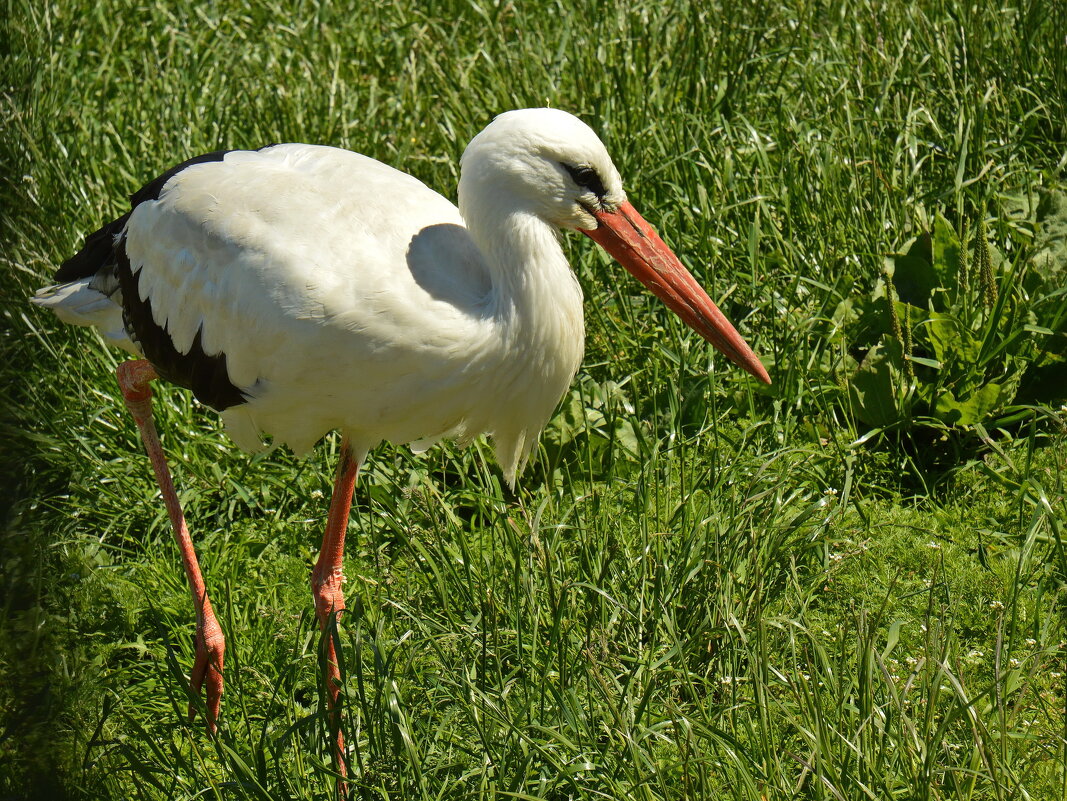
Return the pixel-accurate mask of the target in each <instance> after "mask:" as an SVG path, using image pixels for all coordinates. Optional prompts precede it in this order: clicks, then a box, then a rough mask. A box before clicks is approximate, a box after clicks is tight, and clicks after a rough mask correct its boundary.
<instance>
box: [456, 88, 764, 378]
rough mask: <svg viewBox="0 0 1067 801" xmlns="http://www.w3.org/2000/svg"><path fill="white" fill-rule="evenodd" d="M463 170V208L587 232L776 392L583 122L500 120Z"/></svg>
mask: <svg viewBox="0 0 1067 801" xmlns="http://www.w3.org/2000/svg"><path fill="white" fill-rule="evenodd" d="M461 166H462V169H461V177H460V186H459V196H460V207H461V208H462V207H463V206H464V201H465V199H467V198H470V197H473V196H476V197H479V198H482V199H483V202H499V203H500V204H504V205H507V207H508V208H512V209H515V210H516V211H520V212H525V213H528V214H533V215H536V216H537V217H540V218H541V219H542V220H544V221H545V222H547V223H549V224H551V225H553V226H555V227H557V228H564V229H573V230H576V231H581V232H582V233H583V234H585V235H586V236H588V237H589V238H591V239H593V240H594V241H595V242H597V243H598V244H599V245H600V246H601V247H603V248H604V249H605V250H606V251H607V252H608V253H609V254H610V255H611V256H613V257H614V258H615V259H616V260H617V261H618V262H619V263H620V264H622V266H623V267H625V268H626V269H627V270H628V271H629V272H630V273H631V274H633V275H634V276H635V277H636V278H637V279H638V280H639V281H641V283H643V284H644V285H645V286H646V287H648V289H649V290H651V291H652V293H653V294H655V295H656V296H657V297H659V298H660V299H661V300H662V301H663V302H664V303H666V304H667V306H668V307H669V308H670V309H671V310H672V311H673V312H674V313H675V314H677V315H678V316H679V317H680V318H681V319H682V320H683V321H684V322H685V323H686V324H687V325H688V326H689V327H690V328H692V329H693V330H695V331H696V332H697V333H699V334H700V335H701V336H702V337H704V338H705V339H707V340H708V341H709V342H711V344H712V345H714V346H715V347H716V348H718V349H719V350H720V351H722V352H723V354H725V355H726V357H727V358H729V359H730V361H732V362H733V363H734V364H736V365H738V366H739V367H741V368H743V369H745V370H747V371H748V372H749V373H751V374H752V375H754V376H755V377H756V378H758V379H760V380H761V381H763V382H764V383H767V384H769V383H771V379H770V376H768V374H767V371H766V369H765V368H764V367H763V365H762V364H761V363H760V361H759V359H758V358H757V357H756V355H755V354H754V353H753V352H752V349H751V348H749V346H748V344H747V343H746V342H745V341H744V340H743V339H742V338H741V335H740V334H738V333H737V331H736V329H735V328H734V327H733V325H732V324H731V323H730V322H729V321H728V320H727V319H726V317H725V316H723V314H722V312H720V311H719V309H718V307H717V306H716V305H715V304H714V303H713V302H712V300H711V298H709V297H708V295H707V293H706V292H705V291H704V290H703V289H702V288H701V286H700V285H699V284H698V283H697V282H696V279H694V278H693V276H692V275H691V274H690V273H689V271H688V270H687V269H686V268H685V267H684V266H683V265H682V263H681V262H680V261H679V260H678V257H677V256H675V255H674V253H673V252H672V251H671V249H670V248H669V247H667V245H666V244H664V242H663V240H662V239H660V237H659V236H658V235H657V234H656V232H655V230H654V229H653V228H652V226H650V225H649V224H648V223H647V222H645V220H644V219H643V218H642V217H641V215H640V214H638V213H637V210H636V209H635V208H634V207H633V206H632V205H631V204H630V202H629V201H628V200H627V199H626V193H625V192H624V191H623V188H622V178H621V177H620V176H619V171H618V170H617V169H615V165H614V164H613V163H612V161H611V157H610V156H609V155H608V151H607V148H605V147H604V143H603V142H601V141H600V139H599V137H597V135H596V134H595V133H593V130H592V129H591V128H590V127H589V126H588V125H586V124H585V123H584V122H582V121H581V120H579V119H578V118H577V117H575V116H573V115H571V114H568V113H567V112H565V111H560V110H558V109H547V108H539V109H521V110H518V111H509V112H506V113H504V114H501V115H500V116H498V117H497V118H496V119H494V120H493V121H492V122H491V123H490V124H489V125H488V126H487V127H486V128H485V129H484V130H483V131H482V132H481V133H479V134H478V135H477V136H476V137H474V139H472V140H471V143H470V144H469V145H468V146H467V149H466V151H464V153H463V160H462V165H461Z"/></svg>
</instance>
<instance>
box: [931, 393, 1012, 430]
mask: <svg viewBox="0 0 1067 801" xmlns="http://www.w3.org/2000/svg"><path fill="white" fill-rule="evenodd" d="M1002 391H1003V387H1001V385H1000V384H996V383H992V382H991V383H989V384H986V385H985V386H983V387H981V388H979V389H978V390H976V391H975V392H973V393H971V395H970V397H968V398H967V399H966V400H963V401H960V400H957V399H956V396H955V395H953V394H952V391H951V390H945V391H944V392H942V393H941V396H940V397H938V399H937V405H936V406H935V408H934V416H935V417H937V418H938V419H939V420H941V421H942V422H944V423H948V424H949V425H958V426H969V425H974V424H975V423H977V422H980V421H982V420H984V419H985V418H986V417H988V416H989V415H990V414H991V413H992V412H993V411H995V410H996V409H997V408H999V407H1000V405H1001V395H1002Z"/></svg>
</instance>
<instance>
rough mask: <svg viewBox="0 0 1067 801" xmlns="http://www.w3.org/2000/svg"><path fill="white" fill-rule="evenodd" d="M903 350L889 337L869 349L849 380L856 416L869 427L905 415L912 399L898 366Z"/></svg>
mask: <svg viewBox="0 0 1067 801" xmlns="http://www.w3.org/2000/svg"><path fill="white" fill-rule="evenodd" d="M903 363H904V351H903V348H902V347H901V345H900V343H899V342H898V341H897V340H896V339H894V338H893V337H891V336H888V335H887V336H883V337H882V341H881V342H879V343H878V344H877V345H875V346H874V347H873V348H871V349H870V350H869V351H868V352H867V355H866V357H864V359H863V361H862V362H861V363H860V366H859V369H858V370H856V373H855V375H853V376H852V381H851V382H850V383H849V397H850V399H851V401H852V408H853V409H854V410H855V413H856V417H858V418H859V419H860V420H862V421H863V422H864V423H866V424H867V425H870V426H879V427H881V426H888V425H891V424H893V423H896V422H899V421H900V420H903V419H904V418H906V417H908V416H909V415H910V413H911V402H910V400H908V398H907V383H906V380H905V378H904V373H903V370H902V369H901V367H902V365H903Z"/></svg>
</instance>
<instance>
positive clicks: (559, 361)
mask: <svg viewBox="0 0 1067 801" xmlns="http://www.w3.org/2000/svg"><path fill="white" fill-rule="evenodd" d="M131 205H132V208H131V210H130V211H129V212H128V213H127V214H125V215H123V216H122V217H120V218H119V219H117V220H115V221H113V222H111V223H108V224H107V225H105V226H104V227H103V228H101V229H100V230H99V231H97V232H96V233H94V234H92V235H90V236H89V237H87V239H86V241H85V245H84V246H83V248H82V249H81V251H79V252H78V253H77V254H76V255H75V256H73V257H72V258H71V259H69V260H68V261H67V262H65V263H64V264H63V265H62V266H61V267H60V269H59V271H58V272H57V273H56V276H55V280H56V281H57V282H58V283H57V285H56V286H52V287H48V288H46V289H42V290H41V291H40V292H38V293H37V295H36V296H35V297H34V298H33V301H34V303H37V304H38V305H40V306H44V307H46V308H48V309H51V310H52V311H53V312H55V313H56V314H57V315H58V316H59V318H60V319H61V320H63V321H65V322H69V323H74V324H77V325H92V326H96V327H97V328H98V329H99V330H100V331H101V332H102V334H103V336H104V338H105V339H106V340H107V341H109V342H111V343H112V344H115V345H117V346H119V347H122V348H125V349H126V350H127V351H129V352H130V353H132V354H134V355H135V356H136V357H137V361H128V362H125V363H123V364H122V365H121V366H120V367H119V371H118V379H119V384H120V386H121V389H122V393H123V397H124V399H125V401H126V404H127V406H128V407H129V408H130V411H131V412H132V413H133V415H134V418H135V420H136V422H137V425H138V427H139V428H140V431H141V435H142V438H143V440H144V443H145V447H146V449H147V451H148V454H149V456H150V458H151V461H152V465H153V468H154V470H155V473H156V478H157V480H158V481H159V484H160V489H161V492H162V495H163V498H164V501H165V503H166V505H167V509H168V512H169V515H170V519H171V523H172V525H173V527H174V532H175V536H176V537H177V539H178V543H179V546H180V548H181V551H182V560H183V563H184V566H185V570H186V574H187V576H188V579H189V583H190V587H191V589H192V594H193V601H194V605H195V607H196V611H197V636H196V660H195V663H194V666H193V669H192V674H191V677H190V681H191V684H192V687H193V688H194V691H196V692H198V693H199V692H200V691H201V687H203V686H206V695H207V698H206V710H207V725H208V729H209V731H214V729H215V726H216V720H217V717H218V712H219V702H220V698H221V695H222V668H223V652H224V647H225V643H224V639H223V635H222V630H221V629H220V628H219V624H218V621H217V620H216V618H215V615H214V613H213V612H212V609H211V603H210V601H209V600H208V595H207V591H206V589H205V587H204V582H203V579H202V578H201V575H200V569H199V567H198V565H197V560H196V555H195V553H194V551H193V545H192V541H191V540H190V538H189V533H188V530H187V529H186V526H185V521H184V519H183V516H182V512H181V508H180V506H179V503H178V499H177V495H176V494H175V492H174V487H173V484H172V482H171V478H170V474H169V471H168V469H167V465H166V462H165V460H164V456H163V452H162V449H161V448H160V445H159V439H158V437H157V435H156V432H155V427H154V424H153V421H152V412H151V406H150V404H151V400H150V398H151V390H150V389H149V386H148V385H149V382H150V381H151V380H153V379H155V378H156V377H161V378H165V379H168V380H169V381H171V382H173V383H175V384H179V385H180V386H184V387H188V388H190V389H192V391H193V392H194V394H195V395H196V397H197V398H198V399H199V400H200V401H201V402H203V403H204V404H206V405H207V406H210V407H213V408H214V409H216V410H218V411H219V412H220V413H221V414H222V419H223V420H224V421H225V424H226V428H227V430H228V432H229V434H230V435H231V437H232V438H233V439H234V440H235V441H236V442H237V444H239V445H240V446H242V447H243V448H247V449H251V448H255V447H258V446H259V445H260V444H261V441H262V440H261V437H262V435H264V434H267V435H270V436H271V437H273V439H274V440H275V441H276V442H284V443H286V444H288V445H289V446H290V447H291V448H292V449H293V450H294V451H295V452H297V453H298V454H300V453H304V452H306V451H307V450H308V449H309V448H310V447H311V446H312V445H314V443H315V442H316V441H317V440H318V439H320V438H321V437H322V436H323V435H324V434H326V433H327V432H329V431H332V430H334V429H340V430H341V431H342V432H343V434H344V443H343V446H342V458H341V464H340V466H339V468H338V471H337V479H336V484H335V487H334V494H333V499H332V500H331V503H330V512H329V517H328V521H327V524H326V533H325V536H324V538H323V544H322V551H321V553H320V556H319V559H318V561H317V563H316V565H315V568H314V571H313V573H312V579H311V584H312V589H313V593H314V597H315V607H316V612H317V616H318V620H319V624H320V626H321V627H322V628H323V630H324V631H326V630H327V627H328V625H329V624H330V622H331V621H333V620H335V619H336V616H337V615H338V614H339V613H340V611H341V610H343V609H344V598H343V596H342V593H341V580H342V573H341V569H342V556H343V549H344V537H345V528H346V526H347V523H348V513H349V507H350V504H351V498H352V490H353V486H354V484H355V479H356V474H357V472H358V470H359V467H360V464H361V463H362V461H363V459H364V457H365V456H366V455H367V452H368V451H369V450H370V449H371V448H373V447H374V446H375V445H377V444H378V443H379V442H381V441H382V440H389V441H390V442H394V443H411V444H412V445H413V446H414V447H416V448H425V447H427V446H428V445H429V444H431V443H432V442H434V441H436V440H438V439H441V438H444V437H449V438H453V439H455V440H458V441H459V442H461V443H464V442H468V441H470V440H471V439H472V438H473V437H475V436H477V435H479V434H481V433H488V434H490V435H491V436H492V438H493V441H494V443H495V446H496V456H497V460H498V461H499V463H500V466H501V467H502V469H503V471H504V476H505V478H506V479H507V481H508V482H509V483H512V482H514V480H515V475H516V473H517V471H518V470H519V469H520V468H521V466H522V464H523V463H524V461H525V460H526V457H527V456H528V455H529V453H530V451H531V449H532V448H533V446H534V444H535V442H536V440H537V437H538V434H539V433H540V432H541V429H542V428H543V427H544V426H545V424H546V422H547V421H548V419H549V417H550V415H551V414H552V411H553V409H554V408H555V406H556V404H557V402H558V401H559V399H560V397H562V395H563V394H564V392H565V391H566V389H567V386H568V385H569V383H570V382H571V380H572V379H573V377H574V374H575V372H576V371H577V369H578V366H579V363H580V362H581V359H582V350H583V340H584V324H583V319H582V292H581V289H580V287H579V285H578V282H577V280H576V279H575V276H574V273H573V272H572V271H571V268H570V266H569V265H568V264H567V261H566V259H565V258H564V255H563V250H562V249H561V247H560V244H559V231H560V229H571V230H577V231H581V232H582V233H584V234H586V235H587V236H589V237H590V238H592V239H593V240H595V241H596V242H598V243H599V244H600V245H601V246H602V247H604V249H605V250H607V251H608V253H610V254H611V255H612V256H613V257H615V259H617V260H618V261H619V262H620V263H621V264H622V265H623V266H624V267H625V268H626V269H627V270H629V271H630V272H631V273H632V274H633V275H634V276H636V277H637V278H638V280H640V281H641V282H642V283H643V284H645V286H647V287H648V288H649V289H650V290H651V291H652V292H653V293H655V294H656V295H657V296H659V297H660V298H661V299H662V300H663V301H664V302H665V303H666V304H667V305H668V306H669V307H670V308H671V309H672V310H673V311H674V312H675V313H676V314H677V315H678V316H679V317H681V318H682V320H684V321H685V322H686V323H687V324H688V325H689V326H691V327H692V328H693V329H695V330H696V331H697V332H698V333H699V334H700V335H701V336H703V337H705V338H706V339H707V340H709V341H710V342H711V343H712V344H713V345H715V346H716V347H717V348H718V349H719V350H721V351H722V352H723V353H724V354H725V355H726V356H727V358H729V359H730V360H731V361H733V362H734V363H735V364H737V365H739V366H741V367H743V368H744V369H745V370H747V371H748V372H750V373H752V374H753V375H754V376H756V377H757V378H759V379H760V380H761V381H764V382H767V383H770V379H769V377H768V375H767V372H766V370H765V369H764V368H763V366H762V365H761V364H760V362H759V360H758V359H757V358H756V356H755V355H754V354H753V353H752V351H751V349H749V347H748V346H747V345H746V344H745V342H744V340H742V339H741V337H740V336H739V335H738V333H737V332H736V331H735V330H734V328H733V326H732V325H730V323H729V322H728V321H727V320H726V319H725V318H724V317H723V315H722V314H721V313H720V312H719V310H718V308H717V307H716V306H715V304H714V303H713V302H712V301H711V299H710V298H709V297H708V296H707V294H706V293H705V292H704V291H703V290H702V289H701V288H700V286H699V285H698V284H697V282H696V281H695V280H694V279H693V277H692V276H691V275H690V274H689V272H688V271H687V270H686V269H685V268H684V267H683V266H682V265H681V263H680V262H679V261H678V259H677V257H676V256H675V255H674V254H673V253H672V252H671V251H670V249H669V248H668V247H667V246H666V245H665V244H664V243H663V241H662V240H661V239H660V238H659V236H657V235H656V233H655V232H654V231H653V229H652V228H651V227H650V226H649V225H648V223H646V222H645V221H644V220H643V219H642V218H641V216H640V215H639V214H638V213H637V212H636V211H635V210H634V207H633V206H632V205H630V203H629V202H627V199H626V194H625V193H624V192H623V189H622V181H621V179H620V177H619V173H618V171H617V170H616V169H615V165H614V164H612V162H611V159H610V157H609V156H608V153H607V150H606V149H605V148H604V145H603V144H602V143H601V141H600V140H599V139H598V138H597V136H596V134H594V133H593V131H592V130H591V129H590V128H589V127H587V126H586V125H585V124H584V123H582V122H581V121H579V120H578V119H577V118H575V117H573V116H571V115H570V114H567V113H566V112H563V111H558V110H553V109H527V110H521V111H511V112H508V113H506V114H501V115H500V116H498V117H497V118H496V119H495V120H493V122H492V123H490V125H489V126H488V127H486V128H485V130H483V131H482V132H481V133H480V134H478V135H477V136H476V137H475V138H474V139H473V141H471V143H470V145H468V147H467V149H466V151H465V152H464V154H463V159H462V170H461V178H460V182H459V208H458V209H457V208H456V207H455V206H453V205H452V204H451V203H450V202H449V201H448V200H446V199H445V198H443V197H442V196H441V195H439V194H437V193H436V192H434V191H432V190H430V189H428V188H427V187H426V186H425V185H423V184H422V183H421V182H419V181H418V180H416V179H415V178H413V177H411V176H410V175H406V174H404V173H402V172H398V171H397V170H394V169H393V168H392V167H388V166H386V165H384V164H382V163H380V162H378V161H375V160H374V159H371V158H368V157H366V156H361V155H358V154H356V153H352V152H349V151H346V150H340V149H337V148H332V147H320V146H315V145H303V144H284V145H274V146H271V147H266V148H263V149H261V150H255V151H244V150H237V151H229V152H216V153H210V154H207V155H205V156H200V157H198V158H194V159H191V160H189V161H186V162H184V163H183V164H180V165H178V166H177V167H174V168H173V169H171V170H169V171H167V172H166V173H165V174H163V175H162V176H160V177H159V178H157V179H156V180H154V181H152V182H151V183H149V184H147V185H146V186H145V187H144V188H142V189H141V190H140V191H138V192H137V193H136V194H134V195H133V196H132V197H131ZM324 642H325V646H324V647H325V648H326V649H327V655H326V663H327V676H326V685H327V688H328V694H327V697H328V700H329V704H330V708H331V709H332V710H333V712H332V715H331V717H332V720H333V727H334V730H335V731H336V732H337V734H336V737H337V739H336V742H335V751H334V758H335V760H336V763H337V766H338V769H339V770H340V771H342V772H343V771H344V769H345V764H344V761H343V758H342V754H343V743H342V741H341V737H340V728H339V725H338V723H337V719H336V717H337V716H336V699H337V693H338V690H339V672H338V669H337V663H336V657H335V654H334V651H333V639H332V637H330V636H325V637H324Z"/></svg>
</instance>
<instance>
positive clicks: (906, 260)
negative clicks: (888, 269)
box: [891, 233, 940, 309]
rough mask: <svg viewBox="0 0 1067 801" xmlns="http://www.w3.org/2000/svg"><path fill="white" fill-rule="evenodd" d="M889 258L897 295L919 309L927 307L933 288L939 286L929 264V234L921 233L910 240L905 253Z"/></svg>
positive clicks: (930, 257)
mask: <svg viewBox="0 0 1067 801" xmlns="http://www.w3.org/2000/svg"><path fill="white" fill-rule="evenodd" d="M891 258H892V262H893V265H892V266H893V286H894V287H895V288H896V292H897V297H898V298H900V300H902V301H903V302H905V303H910V304H911V305H912V306H918V307H919V308H920V309H925V308H927V306H929V304H930V296H931V294H932V293H933V290H934V289H935V288H937V287H938V286H940V283H939V281H938V275H937V273H936V272H935V271H934V267H933V265H932V264H931V259H932V255H931V250H930V235H929V234H925V233H924V234H921V235H920V236H919V237H917V238H916V239H915V240H914V241H913V242H912V244H911V247H909V248H908V252H907V253H905V254H896V255H894V256H892V257H891Z"/></svg>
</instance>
